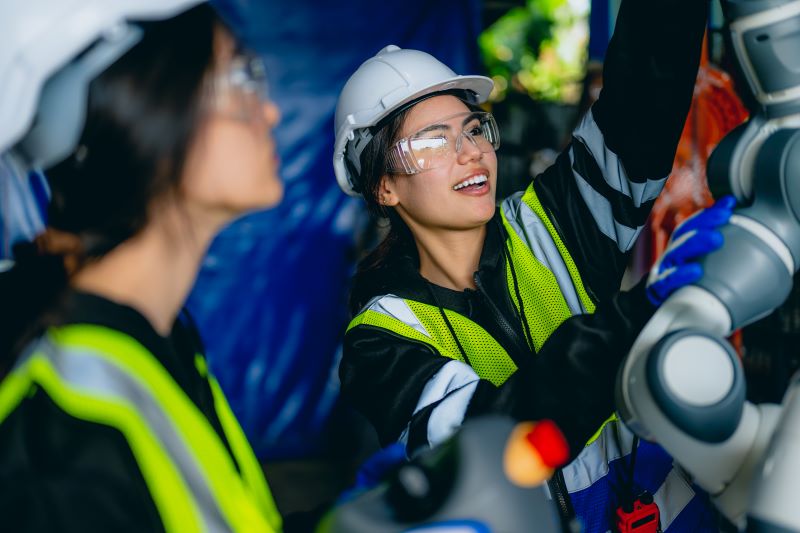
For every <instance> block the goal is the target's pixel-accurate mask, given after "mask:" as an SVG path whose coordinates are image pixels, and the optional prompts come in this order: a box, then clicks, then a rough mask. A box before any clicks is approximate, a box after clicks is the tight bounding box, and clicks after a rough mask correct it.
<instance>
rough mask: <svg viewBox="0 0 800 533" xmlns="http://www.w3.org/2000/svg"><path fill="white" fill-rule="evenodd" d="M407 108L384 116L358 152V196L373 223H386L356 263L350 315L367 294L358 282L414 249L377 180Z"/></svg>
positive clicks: (378, 274) (407, 231)
mask: <svg viewBox="0 0 800 533" xmlns="http://www.w3.org/2000/svg"><path fill="white" fill-rule="evenodd" d="M410 109H411V108H406V109H405V110H403V111H400V112H398V113H396V114H395V115H394V116H392V117H390V118H389V119H387V120H386V122H385V124H384V125H383V126H382V127H381V128H380V129H378V131H377V132H376V133H375V136H374V137H373V138H372V140H371V141H370V142H369V143H368V144H367V146H365V147H364V151H363V152H362V153H361V157H360V159H361V173H360V175H359V176H358V179H359V182H360V184H361V195H362V196H363V197H364V202H365V203H366V205H367V211H368V212H369V213H370V215H372V216H373V218H374V219H375V223H376V224H378V225H379V226H381V225H386V224H388V233H387V234H386V236H385V237H384V238H383V240H382V241H381V242H380V244H378V246H377V247H375V249H373V250H372V251H371V252H369V253H368V254H367V255H366V256H365V257H364V258H363V259H362V260H361V261H359V263H358V268H357V271H356V277H355V279H354V283H353V288H352V290H351V291H350V304H349V307H350V312H351V313H352V314H353V315H355V314H356V313H358V311H360V310H361V308H362V307H363V306H364V305H365V304H366V301H365V300H367V299H369V296H370V295H369V294H364V291H363V290H362V288H363V287H362V283H360V281H362V280H365V279H366V278H373V275H376V276H380V275H381V274H382V270H383V269H385V268H388V267H389V266H390V265H391V263H392V261H393V260H394V259H396V258H397V257H398V256H400V255H403V254H409V253H410V254H414V253H415V252H416V247H415V245H414V237H413V235H412V234H411V230H409V229H408V226H407V225H406V223H405V222H403V219H402V218H400V215H398V214H397V212H396V211H395V210H394V208H391V207H386V206H384V205H383V204H382V203H381V200H380V188H381V181H382V180H383V177H384V176H386V175H389V172H388V168H387V167H388V164H387V163H388V161H387V158H386V154H387V153H389V150H390V149H391V147H392V145H393V144H394V143H395V142H397V140H398V139H399V137H400V131H401V130H402V128H403V123H404V122H405V119H406V116H407V115H408V112H409V111H410Z"/></svg>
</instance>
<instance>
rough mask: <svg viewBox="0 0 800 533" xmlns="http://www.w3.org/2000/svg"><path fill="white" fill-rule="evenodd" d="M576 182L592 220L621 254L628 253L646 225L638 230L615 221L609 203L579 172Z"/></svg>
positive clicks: (576, 174) (575, 173)
mask: <svg viewBox="0 0 800 533" xmlns="http://www.w3.org/2000/svg"><path fill="white" fill-rule="evenodd" d="M572 157H573V155H572V151H570V158H572ZM573 174H574V175H575V181H576V183H577V184H578V189H579V190H580V192H581V196H582V197H583V200H584V201H585V202H586V205H587V206H588V207H589V211H591V213H592V218H594V221H595V222H596V223H597V227H598V228H599V229H600V231H601V232H602V233H603V235H605V236H606V237H608V238H609V239H611V240H612V241H614V242H615V243H616V244H617V248H619V251H620V252H627V251H628V250H630V249H631V247H632V246H633V244H634V243H635V242H636V238H637V237H638V236H639V233H640V232H641V231H642V228H644V225H642V226H639V227H638V228H630V227H628V226H626V225H625V224H620V223H619V222H617V221H616V220H615V219H614V213H613V211H612V210H611V204H610V203H609V201H608V200H607V199H606V198H605V197H604V196H603V195H601V194H600V193H599V192H597V191H596V190H594V188H593V187H592V186H591V185H589V184H588V183H587V182H586V180H584V179H583V177H582V176H581V175H580V174H578V173H577V172H573Z"/></svg>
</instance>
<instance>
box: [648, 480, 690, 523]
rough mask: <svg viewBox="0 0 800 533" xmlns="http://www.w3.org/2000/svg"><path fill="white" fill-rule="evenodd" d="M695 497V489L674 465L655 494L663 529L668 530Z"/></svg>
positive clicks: (654, 498) (654, 497)
mask: <svg viewBox="0 0 800 533" xmlns="http://www.w3.org/2000/svg"><path fill="white" fill-rule="evenodd" d="M693 497H694V490H693V489H692V487H691V486H690V485H689V483H688V482H687V481H686V480H685V479H684V478H683V476H682V475H681V473H680V472H679V471H678V470H676V469H675V468H674V467H673V469H672V470H670V472H669V474H667V479H665V480H664V483H662V484H661V486H660V487H659V488H658V490H657V491H656V493H655V494H654V495H653V500H654V501H655V502H656V505H658V510H659V514H660V515H661V530H662V531H666V530H667V528H668V527H669V526H670V524H672V522H673V521H674V520H675V519H676V518H678V515H679V514H681V512H682V511H683V510H684V509H685V508H686V506H687V505H689V502H690V501H692V498H693Z"/></svg>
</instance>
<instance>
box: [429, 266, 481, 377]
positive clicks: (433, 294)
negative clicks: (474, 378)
mask: <svg viewBox="0 0 800 533" xmlns="http://www.w3.org/2000/svg"><path fill="white" fill-rule="evenodd" d="M425 285H426V286H427V287H428V292H430V293H431V298H433V301H434V303H435V304H436V307H438V308H439V313H440V314H441V315H442V318H443V319H444V323H445V324H446V325H447V329H448V330H450V335H452V336H453V340H454V341H456V346H458V351H459V352H461V357H463V358H464V362H465V363H467V364H468V365H469V366H472V363H470V362H469V357H467V352H466V351H465V350H464V347H463V346H461V341H459V340H458V335H456V330H455V329H453V324H451V323H450V319H449V318H447V314H445V312H444V308H443V307H442V304H440V303H439V298H437V297H436V292H434V290H433V286H432V285H431V282H430V281H428V280H425Z"/></svg>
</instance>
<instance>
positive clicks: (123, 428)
mask: <svg viewBox="0 0 800 533" xmlns="http://www.w3.org/2000/svg"><path fill="white" fill-rule="evenodd" d="M35 386H41V387H42V388H43V389H45V391H46V392H47V394H48V395H49V396H50V397H51V398H53V400H54V401H55V402H56V403H57V405H59V407H60V408H61V409H63V410H64V411H65V412H66V413H68V414H70V415H71V416H74V417H76V418H80V419H83V420H87V421H90V422H95V423H99V424H103V425H108V426H111V427H114V428H116V429H118V430H119V431H120V432H121V433H122V434H123V436H124V437H125V438H126V440H127V441H128V443H129V445H130V446H131V451H132V452H133V454H134V457H135V458H136V460H137V463H138V464H139V467H140V468H141V471H142V475H143V477H144V479H145V483H146V484H147V486H148V488H149V490H150V492H151V495H152V497H153V501H154V502H155V504H156V508H157V509H158V511H159V513H160V516H161V518H162V521H163V523H164V528H165V529H166V530H167V531H266V532H277V531H280V529H281V520H280V516H279V515H278V513H277V511H276V509H275V506H274V504H273V503H272V499H271V496H270V495H269V492H268V489H267V487H266V482H265V481H264V479H263V474H261V471H260V469H259V470H258V471H255V470H254V469H253V465H257V464H258V463H257V460H256V459H255V457H254V455H253V452H252V450H251V449H250V448H249V445H248V446H246V448H243V444H244V445H246V444H247V443H246V439H245V437H244V435H243V434H241V429H240V428H239V426H238V424H235V425H232V424H231V418H232V416H233V415H232V414H231V413H230V412H229V408H228V407H227V402H225V401H224V397H223V396H222V395H221V392H220V391H219V390H217V391H214V388H215V385H213V384H212V391H213V394H214V396H215V404H216V405H217V406H218V407H217V409H218V411H219V415H220V421H221V423H222V424H223V430H224V431H225V434H226V436H227V437H228V440H229V441H230V443H231V447H232V449H233V452H234V454H235V455H236V459H237V462H238V463H239V465H240V467H241V468H242V472H243V475H242V476H240V475H239V473H238V472H237V471H236V468H235V466H234V463H233V460H232V458H231V457H230V455H229V454H228V452H227V450H226V449H225V446H224V445H223V443H222V441H221V440H220V439H219V437H218V436H217V434H216V432H215V431H214V429H213V428H212V427H211V425H210V424H209V423H208V421H207V420H206V418H205V417H204V416H203V414H202V413H201V412H200V411H199V410H198V409H197V407H196V406H195V405H194V404H193V403H192V402H191V401H190V400H189V399H188V397H186V395H185V393H183V391H182V390H181V389H180V388H179V387H178V386H177V384H176V383H175V382H174V380H173V379H172V378H171V376H169V374H168V373H167V371H166V370H165V369H164V368H163V366H161V365H160V364H159V363H158V362H157V361H156V359H155V357H154V356H153V355H152V354H150V353H149V352H148V351H147V350H146V349H145V348H144V347H143V346H141V345H140V344H139V343H138V342H136V341H135V340H133V339H132V338H130V337H128V336H126V335H124V334H121V333H119V332H116V331H113V330H110V329H107V328H102V327H99V326H89V325H76V326H66V327H63V328H58V329H52V330H50V331H49V332H48V334H47V335H46V336H45V337H44V338H43V339H42V341H40V342H39V343H38V345H37V346H36V347H35V348H34V349H33V350H32V351H31V352H29V354H28V355H27V356H26V357H24V358H22V359H21V360H20V362H19V364H18V365H17V366H16V367H15V370H14V371H12V373H11V374H10V375H9V376H8V377H7V378H6V380H5V381H4V382H3V384H2V386H0V420H2V419H5V417H6V416H8V414H9V413H10V412H11V411H12V410H13V409H14V408H15V407H16V406H17V405H18V404H19V403H20V402H21V401H22V399H23V398H24V397H25V395H26V394H28V393H30V391H31V390H33V387H35ZM223 402H224V404H225V406H226V407H225V408H223V409H221V410H220V409H219V405H221V404H222V403H223ZM234 420H235V419H234ZM265 502H266V503H265Z"/></svg>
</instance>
